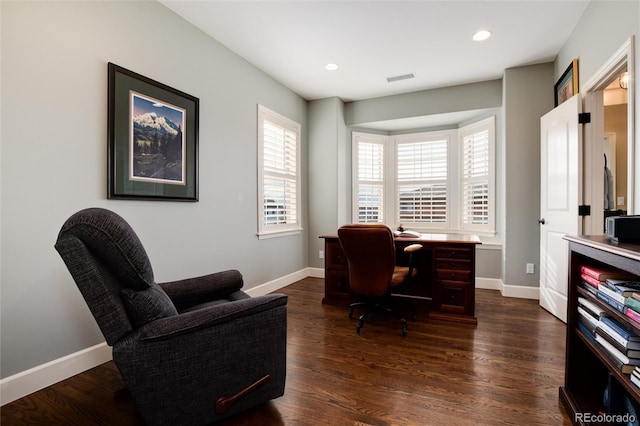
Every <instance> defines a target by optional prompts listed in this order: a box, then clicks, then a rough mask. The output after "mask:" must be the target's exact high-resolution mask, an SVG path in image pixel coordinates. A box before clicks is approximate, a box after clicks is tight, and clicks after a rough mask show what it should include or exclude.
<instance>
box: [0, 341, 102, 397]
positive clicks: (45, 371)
mask: <svg viewBox="0 0 640 426" xmlns="http://www.w3.org/2000/svg"><path fill="white" fill-rule="evenodd" d="M110 360H111V347H109V346H107V344H106V343H99V344H97V345H95V346H91V347H90V348H87V349H83V350H81V351H78V352H75V353H72V354H69V355H67V356H64V357H62V358H58V359H54V360H53V361H50V362H47V363H46V364H42V365H38V366H36V367H33V368H30V369H29V370H26V371H22V372H20V373H18V374H14V375H13V376H9V377H7V378H4V379H2V380H0V405H4V404H8V403H9V402H12V401H15V400H16V399H19V398H22V397H23V396H26V395H29V394H31V393H33V392H36V391H39V390H40V389H43V388H46V387H47V386H51V385H53V384H55V383H58V382H60V381H62V380H65V379H68V378H69V377H72V376H75V375H76V374H80V373H82V372H83V371H86V370H89V369H91V368H93V367H96V366H98V365H100V364H104V363H105V362H107V361H110Z"/></svg>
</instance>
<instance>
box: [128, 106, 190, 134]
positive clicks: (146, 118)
mask: <svg viewBox="0 0 640 426" xmlns="http://www.w3.org/2000/svg"><path fill="white" fill-rule="evenodd" d="M133 124H134V126H135V127H138V128H139V129H140V130H143V131H144V132H148V131H149V130H157V131H158V132H159V133H160V134H165V133H168V134H170V135H177V134H178V130H179V129H180V127H179V126H178V125H177V124H175V123H174V122H173V121H171V120H169V119H168V118H167V117H158V114H156V113H155V112H148V113H146V114H140V115H137V116H135V117H133Z"/></svg>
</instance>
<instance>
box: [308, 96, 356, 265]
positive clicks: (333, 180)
mask: <svg viewBox="0 0 640 426" xmlns="http://www.w3.org/2000/svg"><path fill="white" fill-rule="evenodd" d="M308 113H309V118H308V121H309V171H308V173H309V191H308V192H309V211H310V212H311V214H310V220H309V266H312V267H315V268H323V267H324V260H323V259H320V257H319V255H318V253H319V251H320V250H323V249H324V240H322V239H320V238H319V237H320V236H321V235H325V234H335V232H336V230H337V229H338V227H339V226H340V225H342V224H344V223H346V222H347V218H346V208H345V203H347V202H348V199H349V197H350V195H349V194H350V193H351V188H350V187H349V184H348V183H347V178H346V173H347V168H346V166H345V164H346V163H347V159H346V158H345V155H346V152H345V150H346V140H345V139H346V133H347V132H346V130H345V124H344V105H343V103H342V101H341V100H340V99H338V98H327V99H321V100H317V101H312V102H309V109H308ZM349 169H350V166H349Z"/></svg>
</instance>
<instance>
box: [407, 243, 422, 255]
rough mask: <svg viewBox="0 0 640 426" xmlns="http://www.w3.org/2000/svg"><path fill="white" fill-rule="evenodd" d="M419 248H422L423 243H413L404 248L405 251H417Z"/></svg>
mask: <svg viewBox="0 0 640 426" xmlns="http://www.w3.org/2000/svg"><path fill="white" fill-rule="evenodd" d="M418 250H422V244H411V245H408V246H406V247H405V248H404V252H405V253H415V252H417V251H418Z"/></svg>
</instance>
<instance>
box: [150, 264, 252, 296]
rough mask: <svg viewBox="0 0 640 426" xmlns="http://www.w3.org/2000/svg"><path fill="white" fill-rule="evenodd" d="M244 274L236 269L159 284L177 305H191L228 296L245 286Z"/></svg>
mask: <svg viewBox="0 0 640 426" xmlns="http://www.w3.org/2000/svg"><path fill="white" fill-rule="evenodd" d="M243 283H244V282H243V280H242V274H241V273H240V272H239V271H236V270H235V269H231V270H228V271H222V272H216V273H214V274H209V275H204V276H201V277H195V278H187V279H184V280H178V281H170V282H166V283H159V284H158V285H159V286H160V287H162V289H163V290H164V291H165V293H167V295H168V296H169V298H170V299H171V300H172V301H173V302H174V303H176V304H189V303H190V302H191V303H198V302H202V301H203V300H214V299H219V298H223V297H226V296H228V295H229V294H231V293H233V292H235V291H238V290H240V289H241V288H242V286H243ZM185 302H186V303H185Z"/></svg>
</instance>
